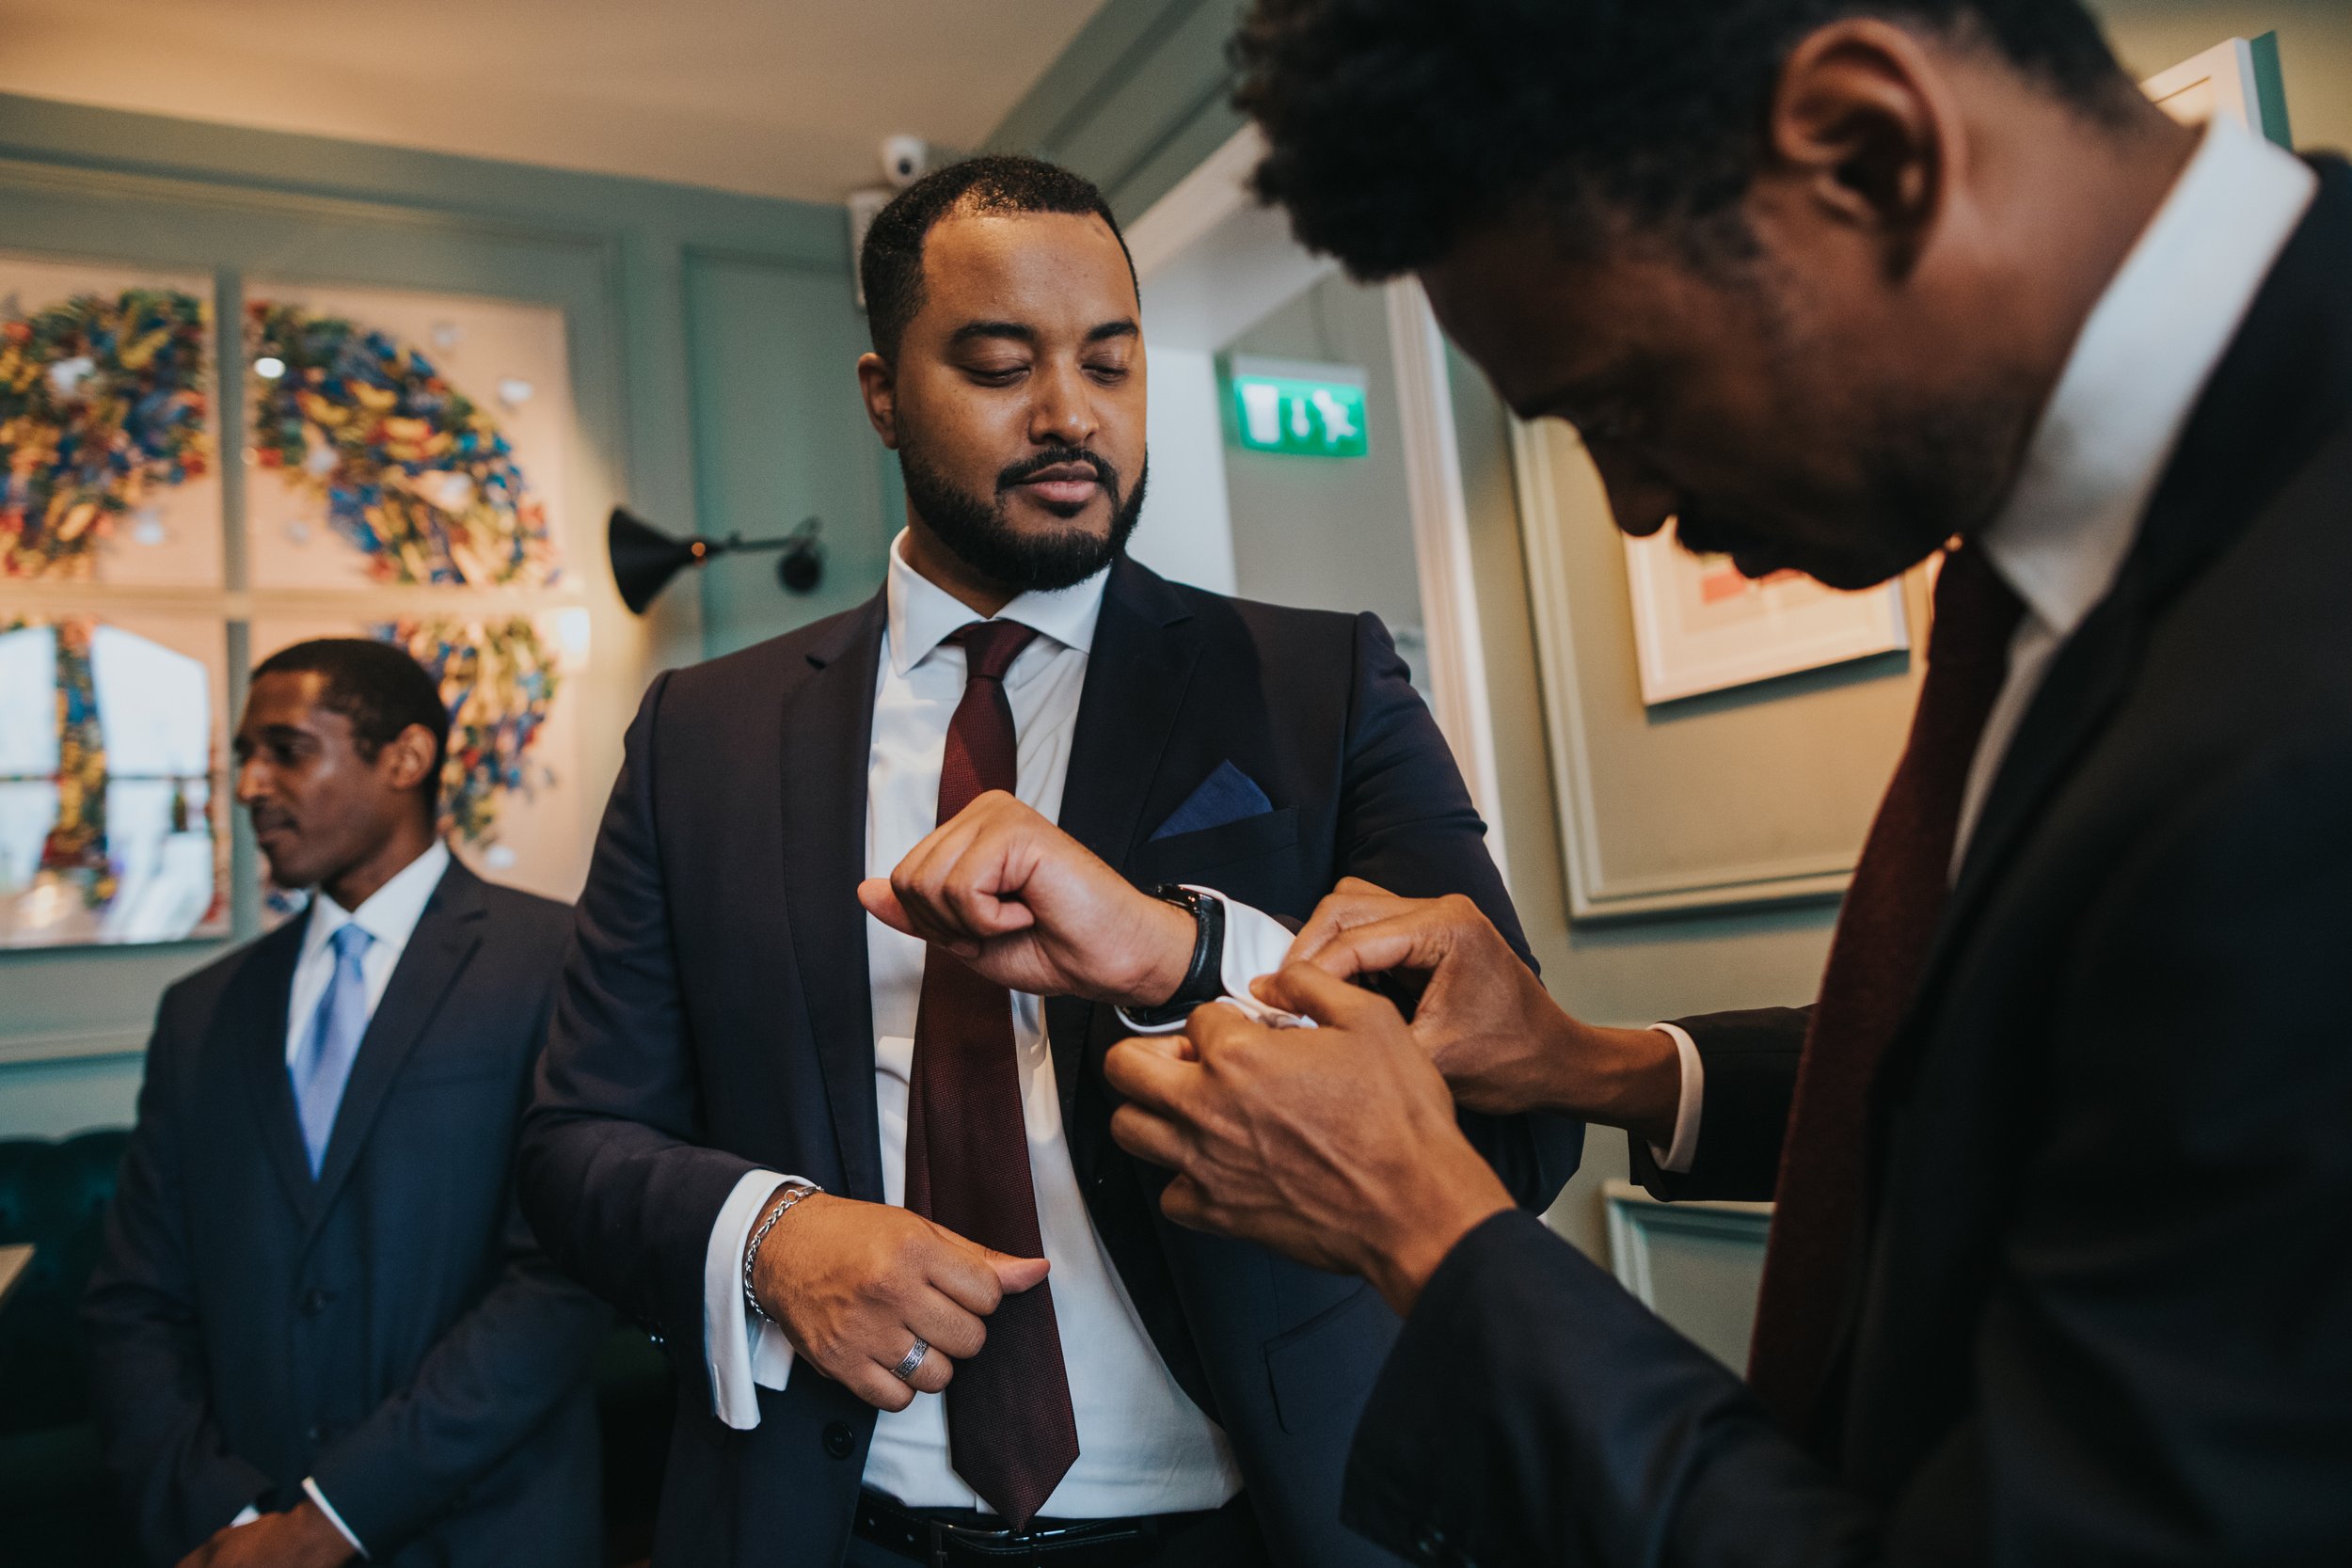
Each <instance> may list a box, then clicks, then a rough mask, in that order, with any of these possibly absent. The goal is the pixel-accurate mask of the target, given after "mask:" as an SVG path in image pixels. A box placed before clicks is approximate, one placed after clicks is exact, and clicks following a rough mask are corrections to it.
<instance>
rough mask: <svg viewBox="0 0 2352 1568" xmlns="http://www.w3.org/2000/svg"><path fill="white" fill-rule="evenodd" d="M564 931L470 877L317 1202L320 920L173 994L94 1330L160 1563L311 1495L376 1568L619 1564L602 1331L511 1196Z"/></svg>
mask: <svg viewBox="0 0 2352 1568" xmlns="http://www.w3.org/2000/svg"><path fill="white" fill-rule="evenodd" d="M569 924H570V922H569V911H566V910H565V909H564V906H562V905H560V904H556V903H552V902H550V901H548V900H547V899H545V898H535V897H532V895H529V894H524V893H518V892H516V891H514V890H513V889H510V888H502V887H499V886H496V885H495V884H492V883H488V882H485V881H483V880H482V879H480V878H478V877H476V876H474V874H473V873H472V872H470V871H469V870H467V869H466V868H465V867H464V866H463V865H461V864H458V863H455V862H453V863H451V865H450V868H449V871H448V873H447V875H446V876H444V877H443V878H442V879H441V883H440V886H439V887H438V888H437V889H436V890H435V891H434V894H433V896H432V898H431V900H430V901H429V902H428V903H427V904H426V905H425V909H424V913H423V914H422V916H421V918H420V919H419V920H418V922H417V928H416V931H415V932H414V934H413V935H411V936H410V938H409V940H408V945H407V947H406V949H405V951H404V952H403V953H402V954H401V958H400V962H399V964H398V965H397V967H395V968H394V970H393V971H392V976H391V980H390V982H389V985H388V986H387V987H386V989H385V991H384V996H383V1000H382V1001H381V1002H380V1003H378V1004H377V1006H376V1009H375V1014H374V1016H373V1019H371V1020H370V1021H369V1024H368V1030H367V1033H366V1035H365V1036H364V1037H362V1039H361V1041H360V1045H359V1053H358V1057H357V1058H356V1059H355V1061H354V1062H353V1064H352V1070H351V1079H350V1082H349V1085H347V1087H346V1088H345V1089H344V1091H343V1101H342V1107H341V1108H340V1110H339V1111H338V1113H337V1116H336V1120H335V1128H334V1132H332V1134H331V1135H330V1137H329V1138H328V1141H327V1147H326V1161H325V1163H324V1164H323V1166H322V1168H321V1171H320V1174H319V1177H318V1179H317V1180H315V1181H314V1180H312V1179H311V1176H310V1161H309V1158H308V1157H307V1156H306V1154H305V1153H304V1151H303V1147H302V1133H301V1129H300V1126H299V1123H298V1122H297V1120H296V1118H295V1114H294V1093H293V1089H292V1087H291V1086H290V1085H289V1083H288V1080H287V1076H286V1024H287V1019H286V1013H287V1006H288V1003H289V997H290V994H291V990H292V986H293V981H294V961H295V959H296V958H297V957H298V956H299V953H300V950H301V945H302V930H303V922H302V921H301V920H299V919H295V920H290V921H288V922H287V923H286V924H285V925H284V926H282V927H278V929H277V930H276V931H274V932H272V933H270V934H269V935H268V936H265V937H263V938H262V940H261V941H259V942H253V943H252V944H250V945H248V946H246V947H243V948H240V949H238V950H237V951H236V952H233V953H231V954H230V955H229V956H228V957H226V958H222V959H221V960H219V961H218V962H217V963H215V964H213V965H211V966H209V967H208V968H205V969H203V970H200V971H199V972H198V973H197V974H193V975H191V976H189V977H188V978H187V979H185V980H183V981H181V982H180V983H179V984H178V985H175V986H173V987H172V988H171V989H170V990H168V991H167V992H166V993H165V994H164V999H163V1005H162V1007H161V1009H160V1010H159V1013H158V1017H157V1020H156V1025H155V1036H154V1039H153V1042H152V1043H151V1045H150V1046H149V1047H148V1058H147V1078H146V1082H145V1084H144V1085H143V1086H142V1087H141V1089H140V1091H139V1114H138V1124H137V1126H136V1127H135V1128H134V1129H133V1131H132V1134H131V1143H130V1147H129V1148H128V1149H127V1150H126V1152H125V1154H124V1157H123V1166H122V1176H121V1180H120V1182H119V1186H118V1189H117V1192H116V1196H115V1201H114V1208H113V1210H112V1212H110V1213H109V1214H108V1216H107V1222H106V1234H105V1242H104V1245H103V1251H102V1253H101V1254H100V1257H99V1260H98V1263H97V1266H96V1268H95V1269H94V1271H93V1272H92V1274H91V1275H90V1284H89V1291H88V1294H87V1296H86V1297H85V1299H84V1304H83V1309H82V1323H83V1329H84V1332H85V1333H86V1334H87V1337H88V1342H89V1350H90V1365H91V1381H92V1385H93V1386H92V1398H93V1402H94V1403H95V1405H96V1407H97V1412H98V1418H99V1425H100V1428H101V1430H102V1432H103V1437H104V1443H105V1453H106V1462H107V1467H108V1469H109V1470H110V1471H111V1472H112V1473H113V1476H114V1478H115V1481H116V1482H117V1483H118V1485H119V1490H120V1493H121V1495H122V1497H123V1498H124V1500H125V1501H126V1503H127V1504H128V1506H129V1509H130V1513H131V1518H132V1522H133V1524H134V1525H135V1528H136V1531H137V1535H138V1539H139V1543H140V1546H141V1549H142V1550H143V1551H144V1552H145V1554H146V1555H147V1556H148V1558H149V1559H150V1560H152V1561H155V1562H157V1563H165V1564H168V1563H172V1562H176V1561H178V1560H179V1559H180V1558H181V1556H182V1555H183V1554H184V1553H186V1552H187V1551H189V1550H191V1549H192V1548H194V1547H195V1546H197V1545H198V1544H200V1543H201V1542H202V1541H203V1540H204V1539H205V1538H206V1537H208V1536H210V1535H211V1534H212V1533H213V1532H214V1531H215V1530H216V1529H218V1528H221V1527H222V1526H223V1525H226V1524H227V1523H228V1522H229V1521H230V1518H232V1517H233V1516H234V1515H235V1514H236V1513H237V1512H238V1511H239V1510H241V1509H243V1508H244V1507H246V1505H247V1504H249V1503H258V1504H260V1505H261V1506H262V1507H263V1508H265V1509H266V1508H271V1507H284V1506H288V1505H290V1504H292V1503H294V1502H295V1501H298V1500H299V1497H300V1493H299V1490H298V1489H299V1488H300V1486H301V1484H302V1481H303V1479H304V1478H305V1477H306V1476H308V1477H312V1478H315V1480H316V1481H317V1483H318V1487H319V1490H320V1491H321V1492H322V1493H324V1494H325V1495H326V1498H327V1500H328V1501H329V1502H330V1503H332V1504H333V1505H334V1508H335V1511H336V1513H339V1514H341V1515H342V1519H343V1521H344V1523H345V1524H347V1525H348V1526H350V1528H351V1529H352V1530H353V1531H354V1532H355V1533H356V1534H357V1535H358V1537H359V1539H360V1540H361V1541H362V1542H363V1543H364V1544H366V1545H367V1547H368V1550H369V1552H370V1554H371V1557H372V1559H373V1560H374V1561H376V1562H379V1563H387V1562H389V1563H400V1564H419V1565H421V1564H426V1563H431V1564H436V1565H451V1568H457V1565H468V1564H478V1565H480V1568H501V1565H504V1564H509V1563H517V1562H530V1563H548V1564H579V1565H582V1568H585V1565H589V1564H593V1563H595V1562H596V1561H597V1560H598V1558H599V1548H600V1529H599V1524H598V1520H599V1508H598V1501H599V1498H598V1486H597V1481H598V1476H597V1463H598V1462H597V1444H596V1408H595V1404H594V1402H593V1399H592V1397H591V1393H590V1390H589V1386H588V1384H587V1381H586V1372H587V1370H588V1366H589V1362H590V1360H591V1359H592V1358H593V1356H594V1355H595V1353H596V1346H597V1345H598V1344H600V1343H601V1342H602V1339H603V1337H604V1335H605V1334H606V1333H607V1332H608V1331H609V1330H610V1328H611V1326H612V1319H611V1313H610V1311H609V1309H608V1308H606V1307H604V1306H603V1305H602V1304H601V1303H599V1302H597V1301H596V1299H595V1298H594V1297H593V1296H591V1295H589V1294H588V1293H587V1292H586V1291H582V1290H581V1289H580V1287H579V1286H577V1285H574V1284H572V1283H571V1282H570V1281H568V1280H566V1279H564V1277H563V1276H562V1275H559V1274H557V1272H556V1271H555V1269H554V1268H553V1267H552V1266H550V1265H549V1264H548V1260H547V1259H545V1258H544V1257H543V1256H541V1254H540V1252H539V1250H538V1248H537V1246H536V1245H535V1244H534V1243H532V1239H531V1233H530V1231H529V1229H528V1228H527V1227H525V1226H524V1224H523V1221H522V1216H521V1213H520V1212H519V1210H518V1209H517V1208H516V1203H515V1198H514V1183H513V1177H512V1171H513V1161H514V1140H515V1127H516V1121H517V1119H518V1118H519V1117H520V1116H521V1114H522V1107H523V1104H524V1102H525V1101H526V1100H527V1099H528V1097H529V1094H530V1088H531V1071H532V1063H533V1062H534V1061H535V1060H536V1059H537V1057H538V1054H539V1048H540V1042H541V1041H542V1040H543V1039H545V1037H546V1034H547V1019H548V1005H549V997H550V993H551V992H552V990H553V987H554V980H555V975H556V972H557V969H558V966H559V965H560V963H561V961H562V958H563V946H564V938H565V935H566V933H567V931H568V929H569Z"/></svg>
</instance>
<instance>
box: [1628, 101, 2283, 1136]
mask: <svg viewBox="0 0 2352 1568" xmlns="http://www.w3.org/2000/svg"><path fill="white" fill-rule="evenodd" d="M2318 188H2319V179H2318V176H2316V175H2314V174H2313V173H2312V171H2311V169H2310V167H2309V166H2306V165H2305V164H2304V163H2303V162H2302V160H2301V159H2299V158H2297V157H2296V156H2295V155H2294V154H2293V153H2291V152H2288V151H2286V150H2284V149H2282V148H2280V147H2276V146H2273V145H2272V144H2271V143H2269V142H2267V141H2265V140H2263V139H2262V138H2260V137H2258V136H2256V135H2254V134H2253V133H2252V132H2250V131H2249V130H2247V129H2246V128H2245V127H2244V126H2243V125H2241V124H2239V123H2238V122H2237V121H2236V120H2234V119H2231V118H2229V117H2228V116H2226V115H2224V116H2217V117H2216V118H2215V119H2214V120H2213V122H2212V123H2211V124H2210V125H2209V126H2208V127H2207V128H2206V130H2205V135H2204V139H2203V140H2202V141H2201V143H2200V144H2199V146H2198V149H2197V151H2196V153H2195V155H2194V156H2192V157H2191V158H2190V160H2189V162H2188V165H2187V166H2186V167H2185V168H2184V169H2183V170H2182V171H2181V176H2180V178H2179V179H2178V180H2177V181H2175V182H2173V186H2172V190H2171V193H2170V194H2169V196H2167V197H2166V198H2165V202H2164V205H2163V206H2162V207H2161V208H2159V209H2158V210H2157V212H2156V215H2155V217H2154V219H2153V220H2152V221H2151V222H2150V223H2149V225H2148V228H2147V230H2146V231H2145V232H2144V233H2142V234H2141V235H2140V237H2139V241H2138V243H2137V245H2134V246H2133V247H2132V252H2131V254H2130V255H2129V256H2128V257H2126V258H2125V259H2124V261H2123V265H2122V269H2121V270H2120V271H2118V272H2117V273H2116V275H2115V278H2114V281H2112V282H2111V283H2109V284H2108V285H2107V290H2106V293H2104V294H2102V295H2100V297H2099V303H2098V304H2097V306H2095V307H2094V308H2093V309H2091V312H2090V317H2089V318H2088V319H2087V320H2086V321H2085V322H2084V323H2083V329H2082V333H2081V335H2080V336H2079V337H2077V338H2076V339H2075V341H2074V352H2073V353H2072V354H2071V355H2069V356H2068V357H2067V361H2066V369H2065V370H2064V371H2063V372H2061V373H2060V374H2059V376H2058V387H2057V388H2056V389H2055V390H2054V391H2053V392H2052V393H2051V394H2050V403H2049V406H2048V407H2047V408H2045V409H2044V410H2043V411H2042V420H2041V423H2040V424H2038V425H2037V426H2036V427H2035V429H2034V434H2033V438H2032V440H2031V442H2030V443H2029V444H2028V445H2027V447H2026V461H2025V466H2024V467H2022V468H2021V469H2020V470H2019V472H2018V476H2017V485H2016V488H2015V489H2014V490H2012V491H2011V492H2010V498H2009V500H2008V502H2007V503H2006V504H2005V505H2004V506H2003V507H2002V508H2001V512H2000V515H1998V516H1996V517H1995V518H1994V520H1993V523H1992V525H1991V526H1990V527H1988V528H1987V529H1986V530H1985V531H1984V532H1983V534H1982V535H1981V536H1980V537H1979V539H1978V541H1977V543H1978V544H1979V546H1982V548H1983V550H1984V552H1985V555H1986V557H1987V559H1989V560H1990V561H1991V562H1992V564H1993V569H1994V571H1996V572H1998V573H1999V574H2000V576H2001V578H2002V580H2003V581H2005V582H2007V583H2008V584H2009V586H2010V588H2012V589H2014V590H2015V591H2016V593H2017V595H2018V597H2020V598H2022V599H2023V600H2025V602H2026V613H2025V617H2024V619H2023V620H2022V621H2020V622H2019V624H2018V627H2017V632H2016V635H2015V636H2014V638H2012V640H2011V641H2010V650H2009V677H2008V680H2007V681H2006V682H2005V683H2004V684H2003V686H2002V688H2001V692H2000V695H1999V696H1998V697H1997V698H1995V699H1994V704H1993V711H1992V713H1991V714H1990V716H1988V717H1987V719H1986V720H1985V725H1984V733H1983V735H1982V736H1979V739H1978V741H1977V752H1976V755H1975V757H1974V758H1973V759H1972V761H1971V763H1970V766H1969V769H1968V784H1967V788H1966V792H1965V793H1964V794H1963V796H1962V800H1961V808H1960V828H1959V832H1958V833H1957V835H1956V836H1955V839H1954V842H1953V847H1952V875H1953V877H1954V878H1957V877H1958V876H1959V874H1960V865H1961V862H1962V860H1963V857H1964V856H1965V855H1966V853H1967V849H1968V841H1969V838H1970V835H1971V834H1973V833H1974V832H1975V831H1976V826H1977V820H1978V818H1979V816H1982V815H1983V812H1984V801H1985V797H1986V796H1987V795H1988V794H1990V793H1991V791H1992V788H1993V781H1994V778H1995V777H1996V776H1997V775H1998V774H1999V772H2000V768H2001V762H2002V760H2003V759H2004V758H2005V757H2006V756H2007V755H2008V754H2009V748H2010V742H2011V741H2012V740H2014V739H2015V738H2016V736H2017V727H2018V725H2019V724H2020V723H2022V722H2023V721H2025V717H2026V709H2028V708H2029V707H2031V706H2032V705H2033V699H2034V697H2035V696H2036V695H2037V694H2038V693H2039V692H2040V691H2041V689H2042V677H2043V676H2044V675H2045V674H2047V673H2048V672H2049V668H2050V661H2051V659H2052V658H2053V657H2056V655H2057V653H2058V649H2059V648H2061V647H2063V646H2064V645H2065V643H2066V640H2067V639H2068V638H2070V637H2072V636H2074V632H2075V630H2076V629H2077V628H2078V627H2080V626H2082V624H2083V622H2084V621H2085V620H2086V619H2088V618H2089V616H2090V612H2091V610H2094V609H2096V608H2097V607H2098V604H2099V601H2101V600H2102V599H2104V598H2106V596H2107V593H2108V591H2109V590H2110V589H2112V588H2113V587H2114V586H2115V579H2116V576H2117V574H2118V573H2120V572H2121V571H2122V567H2123V561H2124V558H2125V557H2126V556H2128V555H2130V554H2131V551H2132V546H2133V544H2134V542H2135V541H2136V540H2137V538H2138V536H2139V524H2140V518H2141V516H2142V515H2143V514H2144V513H2145V512H2146V511H2147V509H2148V502H2149V500H2150V499H2152V498H2153V495H2154V493H2155V488H2156V485H2157V483H2159V482H2160V481H2161V480H2162V479H2163V477H2164V470H2165V467H2166V466H2167V465H2168V464H2169V463H2170V462H2171V460H2172V449H2173V446H2174V444H2175V443H2176V442H2178V441H2179V439H2180V436H2181V429H2182V427H2183V426H2184V425H2185V424H2186V423H2187V422H2188V418H2189V415H2190V413H2191V412H2192V411H2193V410H2194V409H2195V408H2196V406H2197V400H2198V398H2199V397H2200V396H2201V394H2202V393H2203V391H2204V389H2205V383H2206V382H2207V381H2209V380H2211V379H2212V377H2213V372H2214V371H2215V369H2216V368H2217V366H2219V364H2220V363H2221V357H2222V356H2223V354H2225V353H2226V352H2227V351H2228V349H2229V346H2230V342H2231V340H2232V339H2233V338H2235V337H2236V336H2237V330H2238V327H2239V325H2240V324H2241V323H2243V322H2244V321H2245V319H2246V312H2247V311H2248V309H2250V308H2251V307H2252V305H2253V303H2254V296H2255V295H2256V294H2257V293H2260V292H2261V291H2262V285H2263V279H2264V278H2265V277H2267V276H2268V275H2269V272H2270V267H2271V263H2272V262H2274V261H2277V260H2278V258H2279V252H2280V251H2281V250H2283V249H2284V248H2285V247H2286V243H2287V240H2288V238H2289V237H2290V236H2291V235H2293V234H2294V232H2295V230H2296V225H2297V224H2299V223H2300V222H2301V221H2302V218H2303V213H2304V210H2305V209H2306V208H2308V207H2309V206H2310V205H2311V202H2312V195H2313V194H2314V193H2315V192H2316V191H2317V190H2318ZM1658 1027H1659V1028H1661V1029H1662V1030H1664V1031H1665V1032H1666V1033H1667V1034H1668V1035H1671V1036H1672V1037H1674V1040H1675V1046H1676V1049H1677V1052H1678V1053H1680V1056H1681V1059H1682V1100H1681V1114H1680V1116H1679V1117H1677V1121H1676V1124H1675V1136H1674V1143H1673V1145H1672V1147H1671V1148H1668V1149H1667V1150H1666V1151H1665V1152H1664V1153H1663V1154H1662V1155H1661V1156H1659V1162H1658V1163H1659V1166H1660V1168H1661V1169H1662V1170H1668V1171H1676V1172H1683V1171H1688V1170H1689V1169H1690V1168H1691V1160H1692V1156H1693V1155H1694V1154H1695V1153H1696V1152H1697V1150H1698V1129H1699V1117H1700V1114H1701V1108H1702V1105H1703V1101H1704V1098H1705V1093H1706V1085H1705V1071H1704V1069H1703V1067H1702V1066H1701V1064H1700V1060H1699V1053H1698V1049H1697V1047H1696V1046H1695V1045H1694V1044H1693V1043H1692V1039H1691V1037H1690V1036H1689V1035H1688V1034H1686V1033H1684V1032H1683V1031H1682V1030H1680V1029H1677V1028H1676V1027H1675V1026H1674V1025H1672V1024H1660V1025H1658ZM1651 1153H1652V1154H1653V1155H1659V1151H1658V1149H1657V1147H1656V1146H1655V1145H1653V1146H1651Z"/></svg>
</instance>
